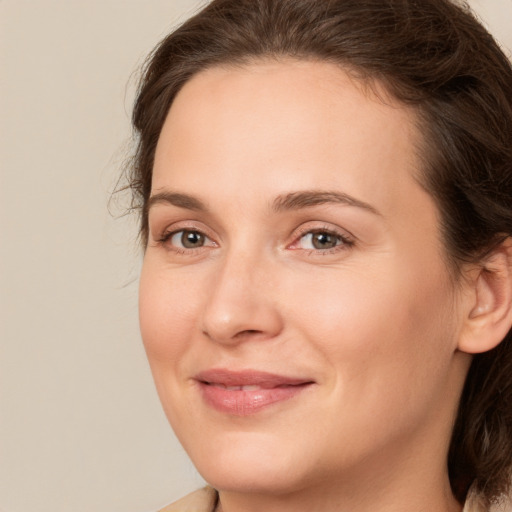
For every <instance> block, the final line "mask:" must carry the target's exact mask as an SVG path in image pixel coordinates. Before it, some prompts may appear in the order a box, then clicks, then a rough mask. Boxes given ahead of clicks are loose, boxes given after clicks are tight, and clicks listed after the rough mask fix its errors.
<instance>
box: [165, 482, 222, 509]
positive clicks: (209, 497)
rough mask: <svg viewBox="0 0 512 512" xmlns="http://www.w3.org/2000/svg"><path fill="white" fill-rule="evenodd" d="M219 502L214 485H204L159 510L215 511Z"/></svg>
mask: <svg viewBox="0 0 512 512" xmlns="http://www.w3.org/2000/svg"><path fill="white" fill-rule="evenodd" d="M216 504H217V491H216V490H215V489H213V487H203V488H202V489H199V490H198V491H195V492H193V493H191V494H188V495H187V496H185V497H184V498H181V500H178V501H176V502H174V503H171V504H170V505H167V507H164V508H163V509H161V510H159V512H214V509H215V506H216Z"/></svg>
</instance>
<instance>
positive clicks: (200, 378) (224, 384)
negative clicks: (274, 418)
mask: <svg viewBox="0 0 512 512" xmlns="http://www.w3.org/2000/svg"><path fill="white" fill-rule="evenodd" d="M195 380H196V381H197V383H198V384H199V388H200V390H201V393H202V397H203V400H204V401H205V402H206V404H207V405H208V406H210V407H213V408H214V409H216V410H217V411H219V412H222V413H226V414H231V415H235V416H249V415H252V414H255V413H257V412H259V411H261V410H262V409H265V408H267V407H269V406H271V405H275V404H277V403H280V402H284V401H287V400H289V399H291V398H293V397H296V396H297V395H298V394H300V393H302V392H303V391H305V390H306V389H307V388H309V387H311V386H312V385H313V384H314V381H313V380H310V379H303V378H294V377H287V376H283V375H276V374H272V373H267V372H260V371H255V370H246V371H240V372H234V371H231V370H226V369H212V370H207V371H205V372H201V373H199V374H198V375H196V376H195Z"/></svg>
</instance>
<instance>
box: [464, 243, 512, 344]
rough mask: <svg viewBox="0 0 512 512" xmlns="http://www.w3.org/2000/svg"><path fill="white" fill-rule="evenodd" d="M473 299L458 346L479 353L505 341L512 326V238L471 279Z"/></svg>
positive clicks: (486, 260)
mask: <svg viewBox="0 0 512 512" xmlns="http://www.w3.org/2000/svg"><path fill="white" fill-rule="evenodd" d="M469 286H470V287H471V288H472V290H471V293H470V297H471V303H470V305H469V307H468V314H467V318H466V320H465V325H464V327H463V330H462V333H461V337H460V339H459V343H458V349H459V350H461V351H462V352H467V353H470V354H477V353H480V352H487V351H488V350H491V349H493V348H494V347H496V346H497V345H499V344H500V343H501V341H502V340H503V338H505V336H506V335H507V333H508V332H509V330H510V328H511V326H512V240H511V239H510V238H508V239H507V240H505V241H504V242H503V243H502V244H500V245H499V246H498V247H497V248H496V249H494V250H493V251H492V252H491V253H490V254H489V255H488V256H487V257H486V258H485V260H484V261H483V262H482V264H481V267H480V268H479V269H478V270H477V271H476V272H475V274H474V276H473V277H472V278H471V279H470V284H469Z"/></svg>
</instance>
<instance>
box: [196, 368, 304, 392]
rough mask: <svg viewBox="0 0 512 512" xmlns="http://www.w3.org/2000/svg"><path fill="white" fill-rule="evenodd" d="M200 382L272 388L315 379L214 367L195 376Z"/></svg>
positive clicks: (295, 384) (294, 384)
mask: <svg viewBox="0 0 512 512" xmlns="http://www.w3.org/2000/svg"><path fill="white" fill-rule="evenodd" d="M194 378H195V380H197V381H198V382H203V383H205V384H215V385H222V386H259V387H261V388H267V389H272V388H276V387H279V386H299V385H301V384H312V383H313V380H311V379H307V378H301V377H287V376H284V375H277V374H275V373H268V372H263V371H259V370H252V369H248V370H240V371H233V370H228V369H225V368H212V369H210V370H205V371H202V372H199V373H198V374H197V375H196V376H195V377H194Z"/></svg>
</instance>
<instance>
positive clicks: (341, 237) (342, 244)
mask: <svg viewBox="0 0 512 512" xmlns="http://www.w3.org/2000/svg"><path fill="white" fill-rule="evenodd" d="M187 232H188V233H197V234H199V235H200V236H203V237H204V238H205V240H209V241H210V242H212V244H213V245H210V246H205V245H202V246H200V247H194V248H186V247H177V246H176V245H174V244H172V245H171V244H169V241H170V240H171V239H172V238H173V237H174V236H176V235H178V234H180V233H181V234H183V233H187ZM315 234H326V235H328V236H332V237H335V238H336V239H337V241H338V242H339V243H337V244H336V245H335V246H334V247H331V248H329V249H315V248H313V249H301V248H300V247H293V246H294V245H298V244H299V243H300V241H301V240H302V239H303V238H304V237H305V236H307V235H311V236H313V235H315ZM182 236H183V235H182ZM157 242H158V244H159V245H162V246H165V247H166V248H167V249H169V250H172V251H173V252H175V253H177V254H190V255H193V254H195V253H196V252H197V251H201V250H202V249H204V248H205V247H215V246H217V244H216V243H215V242H214V241H213V240H212V239H211V238H210V237H209V236H208V235H206V234H205V233H204V232H203V231H201V230H200V229H196V228H192V227H191V228H181V229H176V230H172V231H165V232H164V233H163V234H162V235H161V236H160V237H159V238H158V240H157ZM354 244H355V242H354V240H353V239H352V238H351V237H349V236H347V235H346V234H344V233H340V232H339V231H337V230H334V229H332V228H330V227H323V228H307V227H305V228H303V229H301V230H300V231H299V233H298V235H297V236H296V237H295V239H294V242H292V243H291V244H289V245H288V246H287V248H290V249H291V250H303V251H304V252H305V253H306V254H307V255H308V256H309V255H321V256H325V255H329V254H334V253H337V252H338V251H343V250H347V249H350V248H351V247H353V246H354Z"/></svg>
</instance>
